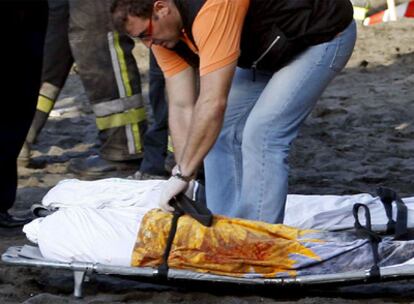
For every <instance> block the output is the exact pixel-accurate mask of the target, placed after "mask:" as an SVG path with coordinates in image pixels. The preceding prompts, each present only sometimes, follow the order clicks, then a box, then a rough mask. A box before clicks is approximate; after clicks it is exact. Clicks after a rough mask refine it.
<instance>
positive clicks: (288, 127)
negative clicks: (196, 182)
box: [204, 22, 356, 223]
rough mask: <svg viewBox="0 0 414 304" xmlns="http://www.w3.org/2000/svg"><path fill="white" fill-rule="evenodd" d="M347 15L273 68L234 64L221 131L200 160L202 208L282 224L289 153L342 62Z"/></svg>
mask: <svg viewBox="0 0 414 304" xmlns="http://www.w3.org/2000/svg"><path fill="white" fill-rule="evenodd" d="M355 40H356V26H355V22H352V23H351V24H350V25H349V26H348V27H347V28H346V29H345V30H344V31H343V32H342V33H340V34H339V35H337V36H336V37H335V38H334V39H333V40H331V41H329V42H326V43H322V44H318V45H315V46H312V47H309V48H308V49H307V50H306V51H304V52H303V53H301V54H300V55H298V56H297V57H296V58H295V59H294V60H292V61H291V62H290V63H289V64H288V65H287V66H285V67H283V68H282V69H280V70H279V71H277V72H276V73H274V74H273V75H272V74H269V73H260V72H259V73H257V75H256V81H253V80H252V71H250V70H244V69H239V68H237V70H236V73H235V76H234V79H233V83H232V87H231V90H230V94H229V98H228V104H227V109H226V113H225V118H224V124H223V127H222V130H221V132H220V135H219V137H218V139H217V141H216V143H215V144H214V146H213V148H212V149H211V150H210V152H209V153H208V155H207V156H206V158H205V160H204V166H205V175H206V195H207V204H208V207H209V208H210V209H211V210H212V211H213V213H216V214H222V215H227V216H231V217H240V218H245V219H252V220H259V221H265V222H269V223H282V222H283V217H284V209H285V201H286V195H287V189H288V171H289V166H288V161H287V158H288V154H289V149H290V146H291V143H292V141H293V140H294V139H295V137H296V136H297V133H298V130H299V127H300V125H301V124H302V122H303V121H304V120H305V119H306V117H307V116H308V115H309V113H310V112H311V111H312V109H313V107H314V106H315V104H316V102H317V100H318V99H319V97H320V96H321V95H322V93H323V91H324V90H325V88H326V87H327V86H328V84H329V83H330V81H331V80H332V79H333V78H334V77H335V76H336V75H337V74H338V73H339V72H340V71H341V70H342V69H343V68H344V66H345V65H346V63H347V62H348V60H349V58H350V56H351V54H352V51H353V48H354V45H355Z"/></svg>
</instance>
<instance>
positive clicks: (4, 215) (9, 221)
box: [0, 212, 32, 228]
mask: <svg viewBox="0 0 414 304" xmlns="http://www.w3.org/2000/svg"><path fill="white" fill-rule="evenodd" d="M31 220H32V218H31V217H27V218H20V217H15V216H13V215H10V214H9V213H8V212H0V227H2V228H16V227H21V226H23V225H26V224H27V223H29V222H30V221H31Z"/></svg>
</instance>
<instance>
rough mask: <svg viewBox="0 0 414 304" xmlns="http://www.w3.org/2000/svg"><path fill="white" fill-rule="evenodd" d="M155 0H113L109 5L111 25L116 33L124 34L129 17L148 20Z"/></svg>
mask: <svg viewBox="0 0 414 304" xmlns="http://www.w3.org/2000/svg"><path fill="white" fill-rule="evenodd" d="M155 1H156V0H114V1H113V2H112V5H111V14H112V23H113V25H114V27H115V29H116V30H117V31H120V32H125V24H126V22H127V19H128V15H129V16H136V17H141V18H150V17H151V15H152V8H153V5H154V2H155Z"/></svg>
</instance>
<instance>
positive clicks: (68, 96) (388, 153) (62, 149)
mask: <svg viewBox="0 0 414 304" xmlns="http://www.w3.org/2000/svg"><path fill="white" fill-rule="evenodd" d="M136 56H137V58H138V60H139V63H140V64H139V65H140V67H141V72H142V73H143V75H144V76H143V80H144V82H145V84H144V88H145V87H146V86H147V82H148V78H147V77H146V76H145V73H146V71H147V69H148V66H147V58H146V56H147V54H146V51H145V49H143V48H138V49H137V50H136ZM413 88H414V19H411V20H410V19H404V20H400V21H398V22H395V23H388V24H380V25H376V26H372V27H362V26H358V41H357V45H356V48H355V51H354V54H353V56H352V58H351V60H350V62H349V63H348V65H347V67H346V69H345V70H344V71H343V72H342V73H341V74H340V75H339V76H338V77H337V78H336V79H335V80H334V81H333V82H332V83H331V85H330V86H329V87H328V89H327V90H326V91H325V93H324V94H323V96H322V97H321V99H320V101H319V102H318V104H317V106H316V108H315V109H314V111H313V112H312V114H311V115H310V116H309V118H308V119H307V120H306V123H305V125H304V126H303V128H302V129H301V132H300V135H299V137H298V139H297V140H296V141H295V143H294V145H293V150H292V153H291V158H290V163H291V174H290V190H289V192H290V193H302V194H355V193H362V192H369V193H375V189H376V188H377V187H378V186H388V187H391V188H393V189H394V190H396V191H397V192H398V193H399V194H400V195H401V196H403V197H404V196H414V183H413V180H414V157H413V155H414V89H413ZM96 152H97V143H96V128H95V125H94V117H93V115H92V112H91V110H90V107H89V105H88V103H87V99H86V96H85V94H84V92H83V89H82V85H81V83H80V80H79V77H78V75H76V73H73V74H72V75H71V76H70V77H69V79H68V81H67V84H66V86H65V89H64V91H63V92H62V94H61V96H60V101H59V102H58V103H57V106H56V108H55V110H54V111H53V113H52V116H51V117H50V119H49V121H48V123H47V124H46V126H45V128H44V130H43V132H42V133H41V135H40V136H39V138H38V142H37V143H36V144H35V145H34V146H33V152H32V163H31V164H30V167H29V168H23V167H21V168H19V189H18V196H17V202H16V204H15V210H14V212H16V213H19V212H22V210H24V209H27V208H29V207H30V205H31V204H32V203H33V202H38V201H40V200H41V198H42V197H43V195H44V194H45V193H46V192H47V191H48V189H50V188H51V187H53V186H54V185H55V184H56V183H57V182H58V181H60V180H62V179H67V178H80V177H78V176H76V175H73V174H71V173H69V172H68V170H67V166H68V162H69V160H70V159H71V158H74V157H85V156H87V155H89V154H93V153H96ZM126 175H127V173H123V174H120V175H119V176H126ZM111 176H113V175H111ZM108 177H109V176H108ZM0 238H1V243H0V252H4V251H5V250H6V249H7V248H8V247H9V246H12V245H23V244H25V243H27V242H28V241H26V239H25V236H24V235H23V233H22V232H21V230H20V229H12V230H7V229H0ZM189 285H191V284H187V286H186V288H185V289H184V288H182V287H180V288H176V287H175V288H168V287H165V286H164V287H163V286H154V285H149V284H143V283H139V282H133V281H126V280H119V279H114V278H106V277H100V276H95V277H92V278H91V281H90V282H88V283H86V284H85V289H84V292H85V297H84V298H83V299H82V300H76V299H74V298H73V296H72V295H71V293H72V274H71V273H70V272H64V271H55V270H54V271H50V270H46V269H31V268H26V267H11V266H8V265H5V264H3V263H1V264H0V303H199V304H204V303H226V304H232V303H286V304H287V303H301V304H311V303H332V302H336V303H402V302H404V303H409V302H413V301H414V284H413V281H397V282H392V283H383V284H375V285H373V286H369V287H367V286H354V287H347V288H341V289H332V288H326V289H324V290H323V289H322V290H302V289H301V290H295V289H290V290H282V289H280V290H273V291H269V290H267V291H262V290H254V289H248V290H246V289H245V288H241V287H240V288H238V287H237V286H236V287H231V288H226V289H219V290H218V289H217V287H215V286H213V287H212V288H209V289H204V288H201V289H200V286H189Z"/></svg>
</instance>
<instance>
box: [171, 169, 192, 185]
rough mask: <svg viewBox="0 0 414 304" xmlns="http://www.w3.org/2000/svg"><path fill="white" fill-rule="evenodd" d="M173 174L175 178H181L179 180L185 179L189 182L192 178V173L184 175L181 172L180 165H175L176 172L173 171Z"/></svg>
mask: <svg viewBox="0 0 414 304" xmlns="http://www.w3.org/2000/svg"><path fill="white" fill-rule="evenodd" d="M173 176H174V177H175V178H178V179H181V180H183V181H185V182H187V183H189V182H190V181H191V180H192V179H193V176H192V175H190V176H184V175H183V174H182V173H181V168H180V165H177V172H175V174H174V175H173Z"/></svg>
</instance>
